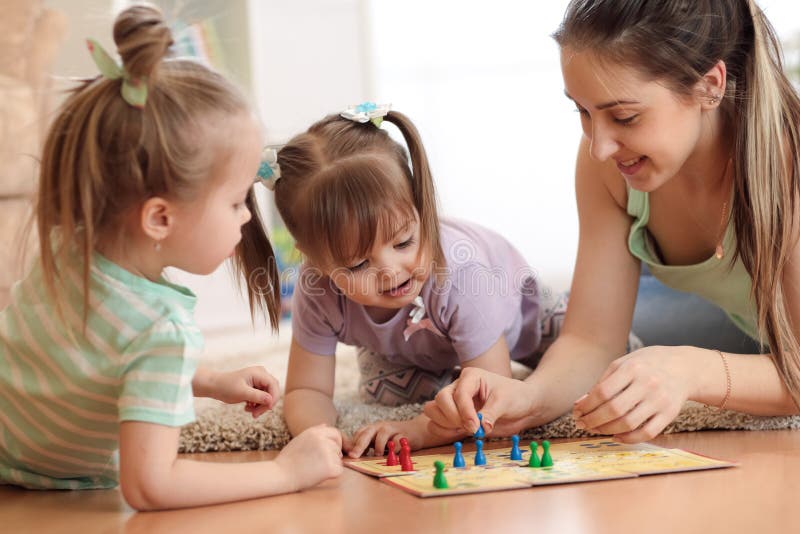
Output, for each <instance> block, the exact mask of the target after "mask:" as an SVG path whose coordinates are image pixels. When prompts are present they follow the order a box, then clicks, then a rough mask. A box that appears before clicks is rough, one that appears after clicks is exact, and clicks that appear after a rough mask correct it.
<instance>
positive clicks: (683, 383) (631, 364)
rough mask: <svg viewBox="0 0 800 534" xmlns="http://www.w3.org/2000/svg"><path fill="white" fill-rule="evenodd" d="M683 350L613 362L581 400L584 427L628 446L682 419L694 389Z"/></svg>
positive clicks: (577, 410) (577, 414)
mask: <svg viewBox="0 0 800 534" xmlns="http://www.w3.org/2000/svg"><path fill="white" fill-rule="evenodd" d="M688 360H689V358H687V357H686V353H685V350H684V348H683V347H658V346H653V347H645V348H643V349H639V350H637V351H635V352H632V353H630V354H628V355H626V356H623V357H621V358H618V359H616V360H614V361H613V362H611V364H610V365H609V366H608V369H607V370H606V372H605V374H603V376H602V377H600V380H599V381H598V382H597V384H595V385H594V387H592V389H591V390H590V391H589V392H588V393H587V394H586V395H584V396H582V397H581V398H579V399H578V400H577V401H575V405H574V408H573V411H572V416H573V417H574V418H575V421H576V426H577V427H578V428H585V429H586V430H588V431H589V432H595V433H598V434H607V435H614V437H615V438H616V439H618V440H619V441H621V442H623V443H638V442H640V441H647V440H649V439H652V438H654V437H655V436H657V435H658V434H659V433H661V431H662V430H664V428H665V427H666V426H667V425H668V424H669V423H670V422H671V421H672V420H673V419H675V417H676V416H677V415H678V412H680V410H681V408H682V407H683V404H684V402H685V401H686V400H687V399H688V398H689V393H690V391H691V388H692V383H691V382H692V374H691V367H689V366H687V364H686V362H687V361H688Z"/></svg>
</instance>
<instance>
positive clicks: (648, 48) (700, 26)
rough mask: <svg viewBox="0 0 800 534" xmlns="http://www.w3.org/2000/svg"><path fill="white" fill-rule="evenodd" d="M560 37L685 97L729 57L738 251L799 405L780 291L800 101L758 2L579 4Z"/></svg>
mask: <svg viewBox="0 0 800 534" xmlns="http://www.w3.org/2000/svg"><path fill="white" fill-rule="evenodd" d="M554 37H555V39H556V41H557V42H558V44H559V45H561V46H562V47H564V46H569V47H574V48H577V49H591V50H593V51H595V52H596V53H598V54H599V55H600V56H601V57H604V58H607V59H610V60H612V61H615V62H618V63H621V64H624V65H630V66H632V67H634V68H636V69H637V70H639V71H640V72H642V73H644V74H645V75H647V76H648V77H649V78H650V79H652V80H658V81H660V82H663V83H666V84H667V85H668V86H669V87H670V88H671V89H673V90H674V91H675V92H676V93H678V94H681V95H685V96H693V95H694V88H695V86H696V84H697V83H698V82H699V81H700V80H702V78H703V76H704V75H705V73H707V72H708V71H709V70H710V69H711V68H712V67H713V66H714V65H715V64H716V63H717V62H718V61H719V60H722V61H724V62H725V65H726V68H727V73H728V74H727V87H726V90H725V95H724V98H723V101H722V104H721V110H722V112H723V118H724V119H725V122H726V125H725V126H726V127H727V128H729V129H730V130H731V131H732V132H733V154H734V155H735V157H734V164H733V176H734V178H733V180H734V185H733V186H734V201H733V208H732V217H733V223H734V228H735V230H736V237H737V251H736V256H738V257H740V258H741V259H742V263H743V264H744V266H745V267H746V269H747V271H748V273H749V274H750V276H751V277H752V280H753V285H752V295H751V297H752V298H753V299H754V301H755V303H756V308H757V312H758V330H759V332H760V333H761V337H762V343H763V341H764V340H766V341H767V342H768V343H769V347H770V350H771V352H772V358H773V359H774V361H775V364H776V367H777V369H778V371H779V373H780V375H781V377H782V378H783V380H784V382H785V383H786V385H787V387H788V388H789V390H790V391H791V393H792V396H793V398H794V400H795V403H797V404H800V343H799V342H798V339H797V337H796V336H795V334H794V332H793V329H792V319H791V315H790V313H789V310H788V309H787V304H786V290H785V287H784V274H785V270H786V265H787V263H788V261H789V256H790V254H791V252H792V250H793V249H794V247H795V242H794V240H793V239H794V238H793V236H796V231H797V226H796V217H797V204H796V203H797V199H798V170H800V131H798V125H800V99H798V95H797V92H796V91H795V89H794V88H793V87H792V84H791V82H790V81H789V80H788V79H787V77H786V75H785V73H784V71H783V67H782V64H781V49H780V44H779V42H778V39H777V37H776V36H775V32H774V30H773V29H772V26H771V25H770V23H769V21H768V20H767V19H766V17H765V16H764V13H763V12H762V11H761V9H760V8H759V7H758V6H757V5H756V4H755V2H754V1H753V0H735V1H731V0H696V1H688V0H657V1H652V0H651V1H648V0H573V1H572V2H570V4H569V7H568V8H567V11H566V14H565V16H564V20H563V22H562V24H561V26H560V28H559V29H558V31H557V32H556V33H555V35H554Z"/></svg>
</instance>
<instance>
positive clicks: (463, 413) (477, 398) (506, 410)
mask: <svg viewBox="0 0 800 534" xmlns="http://www.w3.org/2000/svg"><path fill="white" fill-rule="evenodd" d="M535 393H536V391H535V388H533V387H532V386H531V385H530V384H529V383H527V382H524V381H521V380H517V379H514V378H507V377H504V376H501V375H498V374H495V373H492V372H490V371H486V370H485V369H479V368H477V367H466V368H464V369H463V370H462V371H461V376H460V377H459V378H458V379H457V380H455V381H454V382H453V383H452V384H450V385H448V386H446V387H445V388H443V389H442V390H440V391H439V393H438V394H437V395H436V398H435V399H434V400H432V401H431V402H428V403H426V404H425V408H424V410H425V415H427V416H428V417H429V418H430V423H429V425H428V426H429V432H430V433H431V434H433V435H436V436H447V435H452V434H453V433H456V432H458V433H462V434H463V433H466V434H470V435H471V434H474V433H475V431H476V430H478V426H479V421H478V413H477V412H478V411H480V412H481V415H482V416H483V430H484V432H486V434H487V435H494V436H508V435H511V434H516V433H517V432H519V431H521V430H523V429H525V428H528V427H529V426H531V425H532V423H533V417H534V407H535V406H536V398H535V397H536V395H535Z"/></svg>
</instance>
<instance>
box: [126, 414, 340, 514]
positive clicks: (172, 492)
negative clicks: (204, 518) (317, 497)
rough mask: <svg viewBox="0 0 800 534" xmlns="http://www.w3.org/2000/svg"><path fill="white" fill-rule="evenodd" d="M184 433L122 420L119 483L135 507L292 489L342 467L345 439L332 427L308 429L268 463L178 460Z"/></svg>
mask: <svg viewBox="0 0 800 534" xmlns="http://www.w3.org/2000/svg"><path fill="white" fill-rule="evenodd" d="M179 435H180V428H177V427H168V426H163V425H157V424H152V423H143V422H136V421H125V422H123V423H122V424H121V425H120V486H121V489H122V494H123V496H124V497H125V500H126V501H127V502H128V504H129V505H130V506H132V507H133V508H135V509H137V510H142V511H144V510H163V509H169V508H185V507H190V506H203V505H208V504H216V503H223V502H230V501H239V500H244V499H253V498H257V497H264V496H267V495H276V494H279V493H288V492H293V491H298V490H301V489H304V488H307V487H310V486H313V485H316V484H317V483H319V482H321V481H323V480H326V479H328V478H332V477H336V476H338V475H339V474H340V473H341V471H342V462H341V438H340V436H339V433H338V431H336V430H335V429H333V428H329V427H322V426H319V427H316V428H313V429H309V430H308V431H307V432H304V433H303V434H301V435H299V436H298V437H296V438H295V439H294V440H292V441H291V442H290V443H289V444H288V445H287V446H286V447H285V448H284V449H283V450H282V451H281V452H280V454H279V455H278V456H277V458H275V460H274V461H268V462H246V463H216V462H197V461H192V460H185V459H179V458H178V456H177V452H176V451H177V450H178V438H179ZM309 458H313V461H309Z"/></svg>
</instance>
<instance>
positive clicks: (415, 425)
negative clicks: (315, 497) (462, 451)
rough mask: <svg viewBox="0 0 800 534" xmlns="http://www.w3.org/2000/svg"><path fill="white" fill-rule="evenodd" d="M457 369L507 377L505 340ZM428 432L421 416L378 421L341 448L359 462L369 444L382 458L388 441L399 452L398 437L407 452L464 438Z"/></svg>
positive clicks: (460, 434)
mask: <svg viewBox="0 0 800 534" xmlns="http://www.w3.org/2000/svg"><path fill="white" fill-rule="evenodd" d="M461 365H462V367H464V368H465V369H466V368H474V369H483V370H485V371H489V372H491V373H495V374H497V375H500V376H505V377H511V356H510V355H509V352H508V345H506V338H505V337H504V336H500V339H498V340H497V342H496V343H495V344H494V345H492V346H491V347H489V349H488V350H487V351H486V352H484V353H483V354H481V355H480V356H478V357H477V358H473V359H471V360H468V361H466V362H463V363H462V364H461ZM429 428H430V419H429V418H428V416H427V415H425V414H424V413H422V414H419V415H418V416H416V417H414V418H413V419H410V420H408V421H378V422H376V423H372V424H369V425H366V426H364V427H361V428H360V429H358V431H356V433H355V434H354V435H353V439H352V446H349V447H345V450H346V451H347V452H348V455H349V456H350V457H351V458H359V457H360V456H361V455H362V454H364V452H365V451H366V450H367V449H368V448H369V446H370V445H371V444H372V445H374V449H375V451H376V453H375V454H377V455H381V454H383V451H384V448H385V447H386V444H387V443H388V442H389V441H394V442H395V444H396V445H397V447H398V449H397V450H400V449H399V447H400V445H399V440H400V438H401V437H405V438H407V439H408V443H409V445H410V447H411V450H417V449H425V448H428V447H437V446H439V445H444V444H446V443H452V442H453V441H455V440H457V439H459V438H462V437H465V436H466V434H465V433H464V432H463V431H462V430H461V429H458V430H453V431H450V432H442V431H439V432H437V433H431V432H430V431H429Z"/></svg>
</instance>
